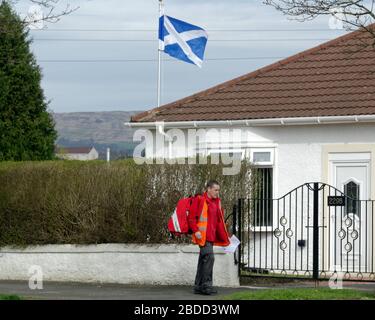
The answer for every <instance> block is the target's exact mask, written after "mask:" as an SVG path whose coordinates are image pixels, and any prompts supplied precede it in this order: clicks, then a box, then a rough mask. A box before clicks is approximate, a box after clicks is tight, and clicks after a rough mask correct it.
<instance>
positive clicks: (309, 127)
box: [128, 31, 375, 279]
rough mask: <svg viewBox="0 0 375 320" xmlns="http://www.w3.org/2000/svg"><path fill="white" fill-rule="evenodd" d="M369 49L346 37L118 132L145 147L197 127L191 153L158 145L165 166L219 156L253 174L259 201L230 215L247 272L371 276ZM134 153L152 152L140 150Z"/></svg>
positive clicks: (373, 181) (361, 39)
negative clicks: (235, 133) (138, 134)
mask: <svg viewBox="0 0 375 320" xmlns="http://www.w3.org/2000/svg"><path fill="white" fill-rule="evenodd" d="M373 44H374V39H373V37H372V36H370V34H369V33H365V32H362V31H355V32H351V33H348V34H346V35H344V36H341V37H339V38H337V39H334V40H332V41H329V42H326V43H324V44H321V45H319V46H317V47H314V48H312V49H309V50H306V51H303V52H301V53H299V54H296V55H293V56H291V57H289V58H286V59H284V60H281V61H279V62H276V63H273V64H271V65H268V66H266V67H263V68H261V69H259V70H256V71H254V72H251V73H249V74H246V75H244V76H241V77H238V78H236V79H233V80H231V81H228V82H225V83H223V84H220V85H217V86H215V87H213V88H210V89H208V90H205V91H202V92H199V93H197V94H194V95H192V96H189V97H186V98H184V99H181V100H179V101H176V102H173V103H170V104H167V105H164V106H161V107H159V108H155V109H152V110H150V111H147V112H142V113H140V114H137V115H135V116H133V117H132V118H131V122H130V123H128V125H130V126H132V127H141V128H144V129H149V130H150V132H152V134H153V137H154V139H156V138H157V137H158V136H160V135H163V136H168V135H170V136H173V135H174V134H173V132H174V131H173V129H180V130H183V132H187V130H189V129H200V128H202V129H205V130H207V134H206V135H205V136H204V138H203V140H201V139H200V140H199V142H197V143H196V144H194V145H193V148H188V147H186V144H185V143H182V144H181V143H179V144H176V143H173V140H172V139H169V140H170V141H168V139H167V141H166V144H167V145H168V148H167V150H169V151H168V156H169V157H181V156H190V155H194V154H197V153H202V154H210V153H223V152H228V150H230V151H231V152H234V153H238V154H239V155H240V156H241V157H242V158H244V157H247V158H249V159H250V161H252V162H253V163H254V165H255V166H258V167H259V168H260V170H261V171H262V174H263V176H264V181H265V183H264V185H263V196H262V199H261V202H260V203H259V201H258V203H257V202H255V200H254V201H253V203H252V200H251V199H249V200H250V201H242V202H241V200H239V202H238V205H239V207H240V208H239V209H238V210H239V211H240V214H245V213H249V212H250V213H252V216H251V218H249V219H251V221H250V220H249V221H245V224H244V226H245V225H246V226H247V227H248V229H247V230H245V231H243V232H244V233H241V234H240V235H241V236H242V241H243V245H242V250H244V248H245V250H244V252H243V255H242V259H243V260H242V261H243V262H244V265H246V266H247V268H248V269H247V271H259V270H262V271H266V272H271V273H272V272H276V271H277V270H278V271H280V272H284V273H286V272H291V273H293V274H296V273H298V274H300V275H301V274H302V275H313V276H314V277H318V276H324V275H326V272H328V271H331V272H337V271H340V269H341V270H343V271H344V272H345V274H346V275H347V276H348V277H350V276H353V275H354V274H355V276H356V277H358V278H363V277H364V275H365V276H366V277H367V278H368V279H374V278H375V276H374V271H375V270H374V265H375V259H374V247H375V241H374V230H375V217H374V211H373V205H374V202H373V201H372V200H371V199H375V123H374V121H375V48H374V46H373ZM210 128H215V129H217V130H216V131H215V134H210V133H209V131H210V130H209V129H210ZM167 129H169V130H167ZM222 129H229V130H235V129H237V130H238V129H240V130H241V136H240V138H238V139H227V138H228V136H227V135H226V134H224V133H225V132H226V131H225V130H222ZM186 135H187V134H186ZM179 141H181V140H179ZM202 146H203V148H202ZM145 155H146V157H150V158H156V157H159V156H160V148H157V146H156V144H155V143H150V142H147V144H146V146H145ZM223 196H225V195H223ZM245 200H246V199H245ZM258 200H259V199H258ZM249 217H250V216H249ZM245 239H247V240H246V241H248V242H246V243H244V241H245ZM247 249H249V250H247Z"/></svg>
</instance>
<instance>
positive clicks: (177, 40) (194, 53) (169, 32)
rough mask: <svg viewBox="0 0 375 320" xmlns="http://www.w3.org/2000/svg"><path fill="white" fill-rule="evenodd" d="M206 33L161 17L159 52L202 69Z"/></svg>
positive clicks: (170, 18) (164, 16) (180, 22)
mask: <svg viewBox="0 0 375 320" xmlns="http://www.w3.org/2000/svg"><path fill="white" fill-rule="evenodd" d="M207 39H208V35H207V32H206V31H204V30H203V29H202V28H200V27H198V26H194V25H192V24H189V23H186V22H184V21H181V20H177V19H175V18H172V17H169V16H166V15H162V16H161V17H160V19H159V50H161V51H164V52H165V53H167V54H169V55H170V56H171V57H174V58H176V59H179V60H182V61H186V62H189V63H193V64H195V65H197V66H198V67H200V68H201V67H202V62H203V57H204V50H205V48H206V43H207Z"/></svg>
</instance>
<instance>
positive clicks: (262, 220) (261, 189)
mask: <svg viewBox="0 0 375 320" xmlns="http://www.w3.org/2000/svg"><path fill="white" fill-rule="evenodd" d="M253 172H254V174H255V176H254V179H253V188H252V191H253V197H252V198H253V204H252V206H253V208H252V211H253V214H254V216H253V218H252V221H253V222H252V224H253V225H254V226H255V227H263V226H272V212H273V210H272V208H273V201H272V195H273V193H272V168H255V169H254V171H253Z"/></svg>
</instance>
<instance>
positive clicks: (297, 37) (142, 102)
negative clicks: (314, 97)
mask: <svg viewBox="0 0 375 320" xmlns="http://www.w3.org/2000/svg"><path fill="white" fill-rule="evenodd" d="M68 2H69V1H65V0H64V1H63V2H62V4H65V3H68ZM70 3H71V4H72V6H75V5H79V6H80V9H79V10H78V11H76V12H74V13H72V14H71V15H69V16H65V17H63V18H62V19H61V21H59V22H58V23H55V24H47V25H46V27H47V29H46V30H33V31H31V35H32V37H33V38H34V43H33V44H32V50H33V51H34V53H35V55H36V58H37V60H38V62H39V64H40V65H41V67H42V71H43V81H42V86H43V89H44V91H45V95H46V97H47V99H49V100H51V103H50V110H52V111H54V112H76V111H80V112H82V111H114V110H122V111H130V110H146V109H150V108H152V107H154V106H155V104H156V83H157V82H156V80H157V60H156V59H157V45H158V44H157V30H156V29H157V24H158V1H157V0H133V1H130V0H70ZM29 5H30V2H28V1H27V0H22V1H21V3H20V4H19V5H18V7H17V10H18V12H19V13H21V14H22V13H27V11H28V7H29ZM165 13H166V14H168V15H170V16H172V17H175V18H178V19H181V20H184V21H187V22H190V23H192V24H196V25H199V26H201V27H202V28H204V29H206V30H207V31H208V34H209V40H208V44H207V48H206V55H205V58H206V60H205V61H204V63H203V68H202V69H199V68H198V67H196V66H194V65H191V64H188V63H185V62H182V61H177V60H175V61H170V60H171V58H169V56H167V55H163V59H167V60H169V61H164V62H163V73H162V75H163V84H162V103H168V102H171V101H174V100H176V99H179V98H183V97H185V96H187V95H190V94H192V93H195V92H198V91H200V90H203V89H206V88H209V87H211V86H213V85H215V84H219V83H221V82H223V81H226V80H230V79H232V78H234V77H236V76H240V75H243V74H245V73H248V72H251V71H253V70H256V69H258V68H260V67H262V66H265V65H268V64H270V63H272V62H275V61H277V60H280V59H281V58H283V57H287V56H290V55H292V54H294V53H297V52H300V51H302V50H305V49H308V48H311V47H313V46H316V45H318V44H320V43H323V42H325V41H327V40H330V39H333V38H336V37H337V36H340V35H342V34H344V33H345V31H344V30H337V29H336V30H334V29H331V28H330V27H329V18H328V17H321V18H319V19H317V20H314V21H310V22H303V23H301V22H297V21H290V20H288V19H287V18H286V17H285V16H283V15H282V14H281V13H279V12H277V11H276V10H275V9H274V8H272V7H269V6H265V5H264V4H262V0H231V1H227V0H189V1H186V0H165ZM58 29H59V30H58ZM141 30H146V31H141ZM240 30H241V31H240ZM43 39H44V40H43ZM73 40H74V41H73ZM88 40H100V41H88ZM103 40H104V41H103ZM108 40H116V41H108ZM119 40H132V41H119ZM135 40H137V41H135ZM139 40H149V41H139ZM223 40H231V41H223ZM232 40H249V41H238V42H235V41H232ZM222 58H225V59H224V60H220V59H222ZM240 58H246V59H243V60H239V59H240ZM211 59H213V60H211ZM236 59H237V60H236ZM67 60H68V61H67ZM69 60H73V61H75V62H72V61H69ZM77 60H78V61H77ZM82 60H84V61H82ZM87 60H95V62H86V61H87ZM98 60H104V61H98ZM114 60H117V61H114ZM118 60H121V61H118ZM123 60H152V61H132V62H131V61H130V62H129V61H128V62H126V61H123Z"/></svg>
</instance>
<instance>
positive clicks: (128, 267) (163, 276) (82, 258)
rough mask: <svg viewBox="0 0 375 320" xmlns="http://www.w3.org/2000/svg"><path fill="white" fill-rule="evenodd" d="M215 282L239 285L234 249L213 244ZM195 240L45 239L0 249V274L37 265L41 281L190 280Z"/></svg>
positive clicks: (17, 276) (22, 275) (6, 276)
mask: <svg viewBox="0 0 375 320" xmlns="http://www.w3.org/2000/svg"><path fill="white" fill-rule="evenodd" d="M214 252H215V263H214V274H213V282H214V286H227V287H236V286H239V279H238V276H237V275H238V272H237V267H238V266H237V265H235V264H234V257H233V254H226V253H224V252H223V250H222V248H221V247H216V246H215V247H214ZM198 256H199V248H198V246H196V245H173V244H168V245H157V244H151V245H138V244H99V245H79V246H76V245H43V246H29V247H27V248H26V249H13V248H10V247H4V248H2V249H1V250H0V279H1V280H25V281H28V280H29V278H30V276H31V273H29V268H30V267H32V266H40V267H41V268H42V271H43V280H45V281H72V282H76V281H77V282H102V283H122V284H144V285H156V284H159V285H194V280H195V274H196V269H197V264H198Z"/></svg>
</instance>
